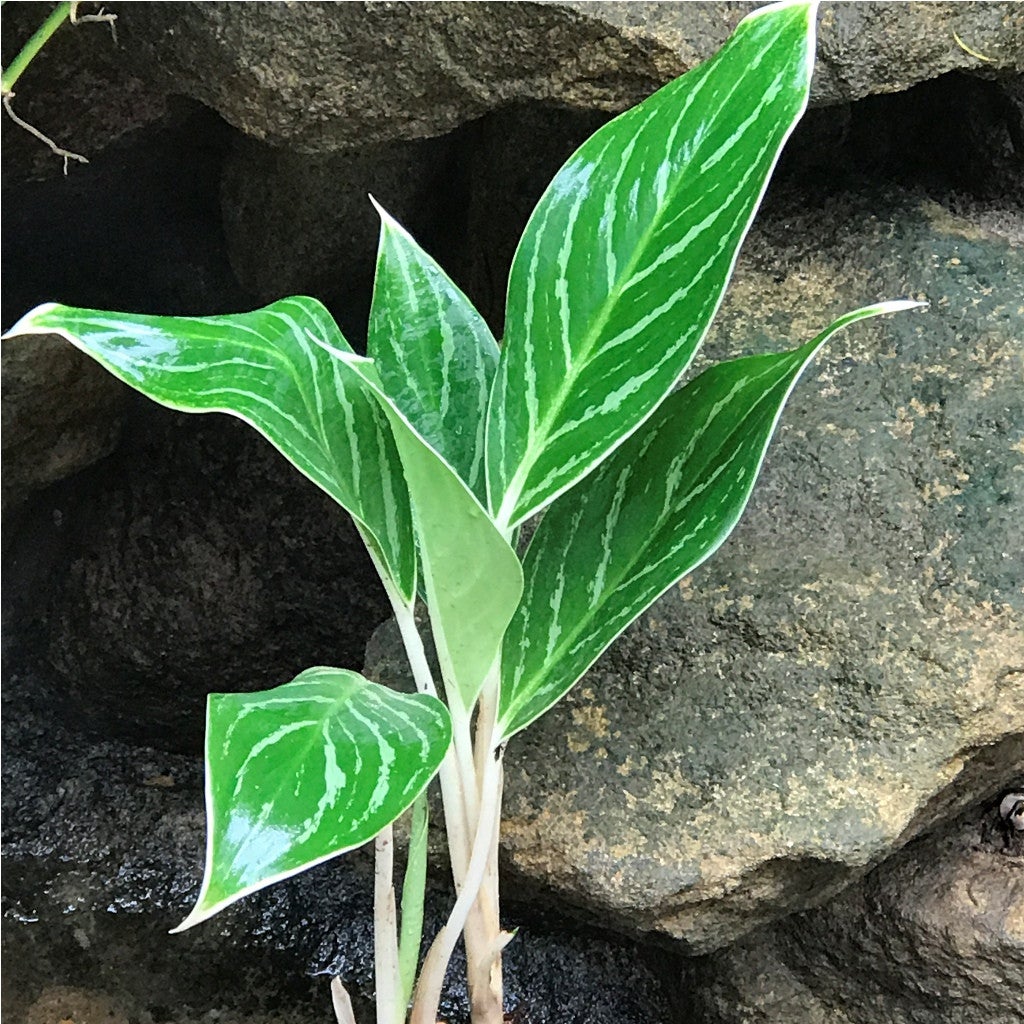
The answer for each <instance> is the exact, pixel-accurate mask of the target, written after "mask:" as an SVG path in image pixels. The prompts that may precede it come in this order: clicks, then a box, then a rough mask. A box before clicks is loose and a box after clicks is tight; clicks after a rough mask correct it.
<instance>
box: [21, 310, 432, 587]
mask: <svg viewBox="0 0 1024 1024" xmlns="http://www.w3.org/2000/svg"><path fill="white" fill-rule="evenodd" d="M16 334H60V335H62V336H63V337H65V338H66V339H67V340H68V341H70V342H71V343H72V344H73V345H75V346H76V347H77V348H80V349H82V350H83V351H84V352H86V353H88V354H89V355H90V356H92V357H93V358H94V359H96V360H97V361H98V362H99V363H101V364H102V365H103V366H105V367H106V368H107V369H108V370H109V371H110V372H111V373H113V374H114V376H116V377H118V378H120V379H121V380H123V381H124V382H125V383H126V384H130V385H131V386H132V387H133V388H136V389H137V390H138V391H141V392H142V393H143V394H144V395H147V396H148V397H150V398H152V399H154V400H155V401H157V402H159V403H160V404H161V405H166V406H169V407H170V408H172V409H180V410H182V411H184V412H225V413H229V414H231V415H233V416H237V417H239V418H240V419H243V420H245V421H246V422H247V423H249V424H251V425H252V426H253V427H255V428H256V429H257V430H258V431H259V432H260V433H261V434H263V435H264V436H265V437H266V438H268V439H269V440H270V442H271V443H272V444H273V445H274V447H276V448H277V449H278V450H279V451H280V452H281V453H282V454H283V455H285V457H286V458H288V459H289V461H291V463H292V464H293V465H294V466H296V467H297V468H298V469H299V470H301V471H302V472H303V473H304V474H305V475H306V476H307V477H309V479H310V480H312V481H313V482H314V483H315V484H317V485H318V486H319V487H321V488H323V490H325V491H326V492H327V493H328V494H329V495H330V496H331V497H332V498H334V500H335V501H337V502H338V504H340V505H341V506H342V507H343V508H345V509H346V510H347V511H348V512H349V513H350V514H351V515H352V516H353V518H354V519H355V520H356V522H357V524H358V525H359V527H360V530H361V531H362V533H363V536H364V537H365V538H366V539H367V542H368V543H369V544H370V545H371V546H372V547H373V548H374V550H375V552H376V553H377V555H378V556H379V561H380V562H382V564H383V565H384V567H385V568H386V570H387V572H388V573H389V575H390V576H391V577H392V580H393V582H394V583H395V586H396V588H397V590H398V591H399V592H400V593H401V595H402V596H403V598H405V600H407V601H411V600H412V599H413V597H414V596H415V593H416V552H415V545H414V543H413V535H412V521H411V516H410V512H409V499H408V494H407V492H406V487H405V483H404V480H403V478H402V469H401V463H400V461H399V459H398V455H397V452H396V451H395V447H394V443H393V441H392V439H391V430H390V428H389V426H388V423H387V420H386V418H385V417H384V416H383V414H382V413H381V410H380V408H379V406H378V403H377V402H376V401H375V400H374V398H373V397H371V396H370V395H369V394H368V393H367V390H366V386H365V384H364V383H363V381H362V379H361V378H360V377H359V376H358V375H356V374H354V373H353V372H352V370H351V368H350V367H349V365H348V364H347V363H346V362H344V361H343V360H340V359H338V358H337V357H336V356H334V355H333V354H332V352H336V351H348V352H350V351H351V349H350V348H349V345H348V342H347V341H346V340H345V339H344V337H343V336H342V334H341V331H340V330H339V329H338V326H337V324H336V323H335V322H334V320H333V318H332V317H331V315H330V313H328V312H327V310H326V309H325V308H324V307H323V305H321V303H319V302H317V300H316V299H311V298H306V297H294V298H289V299H281V300H280V301H278V302H274V303H272V304H271V305H269V306H266V307H264V308H263V309H258V310H255V311H254V312H252V313H238V314H233V315H229V316H208V317H171V316H139V315H135V314H131V313H105V312H100V311H98V310H92V309H75V308H73V307H71V306H61V305H57V304H55V303H46V304H45V305H42V306H38V307H37V308H36V309H34V310H32V312H31V313H28V314H27V315H26V316H24V317H23V318H22V319H21V320H19V321H18V323H17V324H15V326H14V327H13V328H11V330H10V331H9V332H8V334H7V336H8V337H9V336H12V335H16Z"/></svg>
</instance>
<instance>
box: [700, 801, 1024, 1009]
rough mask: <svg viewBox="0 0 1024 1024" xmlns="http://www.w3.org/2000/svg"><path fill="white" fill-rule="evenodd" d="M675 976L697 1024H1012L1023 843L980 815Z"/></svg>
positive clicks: (1021, 942) (1023, 923)
mask: <svg viewBox="0 0 1024 1024" xmlns="http://www.w3.org/2000/svg"><path fill="white" fill-rule="evenodd" d="M995 802H996V801H990V802H989V803H988V804H987V806H986V807H985V808H984V809H983V810H981V811H979V810H978V809H976V808H975V809H973V810H972V812H971V813H969V814H968V815H966V816H964V817H963V818H962V819H961V820H959V821H957V822H956V823H955V824H954V825H952V826H951V827H949V828H947V829H945V830H943V831H942V832H940V833H938V834H936V835H933V836H929V837H928V838H926V839H922V840H920V841H918V842H915V843H912V844H910V845H909V846H908V847H907V848H906V849H905V850H904V851H903V852H902V853H900V854H899V855H897V856H896V857H894V858H893V859H892V860H891V861H888V862H887V863H885V864H883V865H882V866H881V867H880V868H878V869H877V870H875V871H873V872H872V873H871V874H870V875H868V876H867V878H866V879H864V881H863V883H861V884H858V885H856V886H854V887H852V888H851V889H850V890H849V891H848V892H846V893H844V894H843V895H842V896H841V897H839V898H838V899H836V900H834V901H833V902H832V903H830V904H829V905H828V906H827V907H823V908H822V909H821V910H816V911H812V912H809V913H806V914H800V915H797V916H796V917H793V918H790V919H789V920H787V921H783V922H781V923H780V924H778V925H776V926H774V927H771V928H767V929H764V930H762V931H759V932H757V933H756V934H754V935H751V936H750V937H748V938H747V939H744V940H743V941H741V942H739V943H737V944H736V945H735V946H733V947H732V948H730V949H728V950H723V951H722V952H721V953H720V954H716V955H713V956H710V957H705V958H701V959H699V960H697V961H694V962H693V963H691V964H690V965H688V966H687V968H686V969H685V971H684V978H685V980H684V984H683V988H684V990H685V991H686V992H688V993H690V996H691V999H692V1005H691V1007H690V1011H691V1012H692V1013H694V1014H695V1015H696V1016H697V1017H698V1019H700V1020H702V1021H705V1022H706V1024H776V1022H778V1021H786V1022H787V1024H824V1022H826V1021H827V1022H829V1024H876V1022H877V1021H886V1022H887V1024H949V1022H950V1021H954V1020H955V1021H957V1024H1016V1022H1018V1021H1019V1020H1020V1019H1021V1002H1020V994H1021V991H1022V988H1024V843H1022V842H1021V841H1020V840H1019V839H1014V838H1013V837H1012V836H1011V835H1009V834H1008V833H1007V830H1006V829H1005V827H1003V826H1002V825H1001V823H1000V822H999V817H998V814H997V812H996V810H995V807H994V803H995Z"/></svg>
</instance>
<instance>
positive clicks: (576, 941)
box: [3, 677, 679, 1024]
mask: <svg viewBox="0 0 1024 1024" xmlns="http://www.w3.org/2000/svg"><path fill="white" fill-rule="evenodd" d="M37 685H38V681H37V680H36V679H34V678H32V677H22V678H14V679H12V680H10V681H9V682H8V684H7V685H6V686H5V692H4V699H5V702H6V703H5V708H4V711H5V714H4V726H5V736H4V774H5V778H4V787H3V811H4V822H5V836H4V840H5V844H4V872H3V884H4V888H3V957H4V988H3V1014H4V1018H5V1020H10V1021H12V1022H15V1021H19V1022H21V1021H24V1022H26V1024H55V1022H56V1021H59V1020H66V1019H67V1018H69V1017H70V1018H72V1019H73V1020H75V1021H76V1022H78V1024H94V1022H99V1021H105V1022H106V1024H128V1022H137V1021H142V1022H145V1021H149V1022H153V1021H159V1022H161V1024H191V1022H195V1021H199V1020H211V1021H213V1020H216V1021H224V1022H227V1024H235V1022H241V1021H247V1022H248V1021H255V1022H257V1024H264V1022H266V1024H270V1022H271V1021H273V1022H276V1024H285V1022H287V1024H291V1022H295V1024H299V1022H300V1021H310V1020H329V1019H331V1010H330V997H329V995H328V986H327V980H326V978H325V977H324V975H327V974H335V973H340V974H342V975H343V977H344V978H345V979H346V981H347V982H348V983H349V985H350V987H351V988H352V989H353V991H354V994H355V996H356V999H357V1005H356V1009H357V1011H358V1012H359V1019H360V1020H371V1019H372V1016H373V1013H372V1007H371V1006H370V1005H369V994H370V991H371V988H372V956H373V952H372V951H373V946H372V939H371V904H372V857H369V856H367V854H366V852H365V851H362V852H359V851H357V852H355V853H353V854H349V855H348V856H346V857H344V858H340V859H339V860H337V861H333V862H330V863H328V864H325V865H321V866H320V867H318V868H316V869H315V870H313V871H311V872H307V873H306V874H305V875H303V876H300V877H299V878H296V879H292V880H289V881H287V882H284V883H280V884H278V885H276V886H274V887H272V888H271V889H269V890H265V891H264V892H262V893H259V894H256V895H254V896H252V897H249V898H247V899H245V900H243V901H242V902H240V903H238V904H236V905H235V906H234V907H232V908H229V909H228V910H226V911H224V912H222V913H221V914H220V915H218V917H217V918H216V919H215V920H214V921H212V922H209V923H207V924H204V925H202V926H200V927H197V928H194V929H191V930H190V931H188V932H186V933H184V934H183V935H168V934H167V930H168V928H170V927H172V926H173V925H174V924H176V923H177V922H178V921H180V920H181V918H182V917H183V916H184V914H185V912H186V911H187V909H188V906H189V904H190V903H191V901H192V900H193V899H194V897H195V894H196V891H197V888H198V883H199V872H200V861H201V857H202V847H203V793H202V764H201V762H200V761H199V760H198V759H196V758H194V757H187V756H182V755H174V754H167V753H164V752H160V751H156V750H151V749H144V748H139V747H133V746H129V745H124V744H120V743H116V742H101V743H90V742H88V741H87V740H83V738H82V737H81V735H79V734H76V733H74V732H71V731H68V730H67V729H65V728H64V727H63V726H62V725H61V724H59V723H58V722H55V721H54V720H53V718H52V715H47V716H44V717H37V716H35V715H33V714H31V713H26V712H25V711H24V706H23V703H22V702H23V699H24V696H25V691H26V690H30V689H32V688H34V687H35V686H37ZM452 899H453V897H452V894H451V893H450V891H449V890H448V888H447V887H446V886H445V885H443V884H434V885H432V887H431V890H430V892H429V895H428V900H429V903H428V908H429V911H430V914H429V916H428V923H427V927H428V933H429V931H430V930H433V929H436V928H437V927H439V925H440V923H441V915H443V913H445V912H446V908H448V907H449V906H450V905H451V901H452ZM509 918H510V920H511V922H512V923H513V924H515V923H516V922H517V921H518V922H521V923H523V924H524V927H522V928H521V930H520V931H519V934H518V936H517V939H516V941H515V942H514V943H513V944H512V947H511V948H510V949H509V950H508V952H507V954H506V957H507V960H506V981H507V991H508V1001H509V1008H510V1009H512V1010H514V1011H516V1012H517V1016H516V1020H517V1021H521V1022H522V1024H661V1022H664V1024H668V1022H669V1021H671V1020H672V1019H673V1017H674V1014H673V1013H672V1012H671V1011H670V1006H669V997H668V985H667V984H666V983H665V982H663V981H662V980H661V978H660V977H659V973H658V972H656V971H655V969H654V967H653V965H654V964H656V963H657V964H658V966H659V968H661V969H663V970H664V971H665V975H666V976H667V975H668V974H669V973H670V972H673V971H674V972H677V971H678V970H679V962H678V960H677V959H673V958H671V957H666V956H665V955H664V954H660V955H658V954H654V955H652V954H651V952H650V951H645V950H643V949H638V948H636V947H632V946H629V945H626V944H623V943H620V942H616V941H614V940H609V939H607V938H604V937H601V936H600V935H597V934H594V933H589V934H586V933H580V932H579V931H578V930H577V931H576V933H575V934H568V933H566V931H565V930H564V927H563V928H560V927H559V926H557V925H556V926H547V925H544V924H542V923H540V922H538V921H537V920H536V916H535V915H534V916H533V917H532V918H526V919H525V920H524V919H523V917H522V915H521V909H520V908H517V907H516V905H515V904H514V903H513V904H512V905H511V906H510V908H509ZM309 975H312V976H313V977H312V978H310V977H309ZM442 1016H443V1019H444V1020H446V1021H449V1022H450V1024H464V1022H465V1020H466V1016H467V1013H466V999H465V993H464V992H463V991H462V990H461V989H460V988H459V986H458V983H457V982H453V984H452V987H451V989H450V990H449V992H448V994H447V996H446V999H445V1002H444V1012H443V1015H442Z"/></svg>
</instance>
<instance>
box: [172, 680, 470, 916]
mask: <svg viewBox="0 0 1024 1024" xmlns="http://www.w3.org/2000/svg"><path fill="white" fill-rule="evenodd" d="M450 740H451V719H450V717H449V715H448V709H447V708H446V707H445V706H444V705H443V704H442V703H441V702H440V701H439V700H437V698H435V697H430V696H427V695H426V694H404V693H396V692H395V691H394V690H389V689H387V688H386V687H384V686H381V685H379V684H378V683H373V682H370V680H368V679H364V678H363V677H362V676H361V675H359V674H358V673H356V672H348V671H345V670H344V669H338V668H310V669H307V670H306V671H305V672H302V673H301V674H300V675H298V676H296V678H295V679H293V680H292V681H291V682H290V683H285V684H284V686H278V687H276V688H275V689H273V690H265V691H263V692H262V693H214V694H211V695H210V697H209V701H208V703H207V714H206V827H207V837H206V871H205V873H204V876H203V884H202V888H201V889H200V892H199V899H198V901H197V902H196V906H195V909H193V911H192V913H191V914H189V916H188V917H187V918H186V919H185V920H184V921H183V922H182V923H181V924H180V925H178V927H177V928H175V929H174V931H176V932H180V931H184V930H185V929H186V928H191V927H192V925H195V924H198V923H199V922H200V921H205V920H207V919H208V918H210V917H212V916H213V915H214V914H216V913H217V912H218V911H220V910H223V909H224V908H225V907H226V906H228V905H229V904H231V903H234V902H235V901H236V900H239V899H241V898H242V897H243V896H247V895H248V894H249V893H251V892H255V891H256V890H257V889H262V888H263V887H264V886H267V885H270V884H271V883H273V882H277V881H280V880H281V879H283V878H289V877H290V876H291V875H294V874H297V873H298V872H300V871H304V870H305V869H306V868H309V867H312V866H313V865H314V864H319V863H321V862H322V861H325V860H327V859H328V858H330V857H334V856H337V855H338V854H339V853H344V852H345V851H346V850H351V849H354V848H355V847H357V846H361V845H362V844H363V843H365V842H368V841H369V840H370V839H372V838H373V837H374V836H375V835H376V834H377V833H378V832H379V831H380V830H381V829H382V828H384V827H385V826H386V825H388V824H390V823H391V822H392V821H394V820H395V819H396V818H397V817H398V816H399V815H400V814H401V813H402V812H403V811H404V810H405V809H406V808H407V807H408V806H409V805H410V804H411V803H412V802H413V801H414V800H415V799H416V797H417V796H419V794H420V793H421V792H422V791H423V789H424V788H425V787H426V785H427V783H428V782H430V780H431V779H432V778H433V777H434V774H435V773H436V772H437V769H438V768H439V767H440V764H441V761H442V760H443V758H444V756H445V753H446V752H447V750H448V744H449V742H450Z"/></svg>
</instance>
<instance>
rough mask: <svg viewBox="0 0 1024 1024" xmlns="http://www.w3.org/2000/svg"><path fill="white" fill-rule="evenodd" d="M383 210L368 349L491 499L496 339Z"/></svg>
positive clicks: (425, 428)
mask: <svg viewBox="0 0 1024 1024" xmlns="http://www.w3.org/2000/svg"><path fill="white" fill-rule="evenodd" d="M374 205H376V204H374ZM377 211H378V213H379V214H380V219H381V232H380V248H379V250H378V253H377V277H376V281H375V283H374V288H373V305H372V306H371V308H370V326H369V334H368V340H367V353H368V355H370V356H371V357H372V358H373V361H374V363H375V365H376V367H377V372H378V373H379V374H380V379H381V383H382V384H383V386H384V390H385V391H386V392H387V393H388V395H389V396H390V398H391V400H392V401H393V402H394V404H395V406H396V407H397V408H398V409H400V410H401V412H402V414H403V415H404V416H405V417H406V418H407V419H408V421H409V423H410V424H412V426H413V427H414V428H415V429H416V431H417V433H418V434H419V435H420V436H421V437H422V438H423V439H424V440H425V441H426V442H427V443H428V444H429V445H430V446H431V447H432V448H433V449H434V450H435V451H436V452H438V453H439V454H440V455H441V456H442V457H443V458H444V459H445V461H446V462H447V463H448V464H449V465H450V466H451V467H452V468H453V469H454V470H455V471H456V472H457V473H458V474H459V476H460V477H461V478H462V479H463V480H464V481H465V482H466V484H468V485H469V489H470V490H471V491H472V492H473V493H474V494H475V495H476V496H477V497H478V498H479V499H480V500H481V501H486V499H487V496H486V486H485V481H484V427H485V424H486V413H487V401H488V398H489V397H490V393H491V383H492V382H493V380H494V372H495V370H496V369H497V366H498V345H497V342H495V340H494V336H493V335H492V334H491V332H490V329H489V328H488V327H487V324H485V323H484V320H483V317H481V316H480V314H479V313H478V312H477V311H476V310H475V309H474V308H473V305H472V304H471V303H470V301H469V299H467V298H466V296H465V295H463V294H462V292H461V291H460V290H459V289H458V288H457V287H456V285H455V284H454V283H453V282H452V281H451V279H450V278H449V277H448V275H447V274H446V273H445V272H444V271H443V270H442V269H441V268H440V266H438V264H437V263H436V262H435V261H434V260H433V259H431V257H430V256H428V255H427V254H426V253H425V252H424V251H423V250H422V249H421V248H420V247H419V245H417V244H416V241H415V240H414V239H413V237H412V236H411V235H410V234H409V233H408V232H407V231H406V230H405V229H404V228H403V227H402V226H401V225H400V224H398V222H397V221H395V220H394V219H393V218H392V217H390V216H389V215H388V214H387V213H386V212H385V211H384V210H383V209H381V207H380V206H377Z"/></svg>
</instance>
